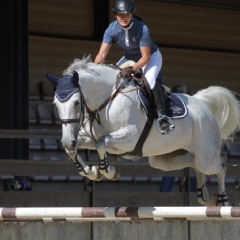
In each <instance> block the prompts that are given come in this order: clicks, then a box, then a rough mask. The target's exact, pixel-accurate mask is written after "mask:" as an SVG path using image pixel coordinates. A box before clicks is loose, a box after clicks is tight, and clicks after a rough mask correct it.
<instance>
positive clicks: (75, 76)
mask: <svg viewBox="0 0 240 240" xmlns="http://www.w3.org/2000/svg"><path fill="white" fill-rule="evenodd" d="M78 80H79V75H78V73H77V72H76V71H74V73H73V76H72V79H71V81H72V83H73V84H74V86H75V87H79V83H78Z"/></svg>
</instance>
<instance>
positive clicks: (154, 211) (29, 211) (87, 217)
mask: <svg viewBox="0 0 240 240" xmlns="http://www.w3.org/2000/svg"><path fill="white" fill-rule="evenodd" d="M143 220H155V221H163V220H189V221H199V220H204V221H206V220H240V207H47V208H46V207H33V208H22V207H20V208H0V222H55V221H64V222H66V221H67V222H85V221H94V222H95V221H143Z"/></svg>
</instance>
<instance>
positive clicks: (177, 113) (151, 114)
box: [138, 90, 187, 119]
mask: <svg viewBox="0 0 240 240" xmlns="http://www.w3.org/2000/svg"><path fill="white" fill-rule="evenodd" d="M138 97H139V100H140V101H141V103H142V105H143V108H144V110H145V112H146V114H147V116H148V118H158V116H157V114H156V112H155V110H154V106H153V105H152V103H151V102H150V101H149V99H148V96H147V93H146V91H144V90H138ZM165 107H166V115H167V116H168V117H171V118H174V119H177V118H184V117H185V116H186V115H187V107H186V105H185V103H184V102H183V100H182V99H181V98H179V97H178V96H177V95H175V94H174V93H167V99H165Z"/></svg>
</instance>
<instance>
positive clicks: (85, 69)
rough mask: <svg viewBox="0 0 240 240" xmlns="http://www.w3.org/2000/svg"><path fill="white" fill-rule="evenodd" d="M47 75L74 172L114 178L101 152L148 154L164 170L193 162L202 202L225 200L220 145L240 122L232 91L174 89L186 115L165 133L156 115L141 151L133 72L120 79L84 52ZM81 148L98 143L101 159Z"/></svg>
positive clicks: (140, 111) (141, 120)
mask: <svg viewBox="0 0 240 240" xmlns="http://www.w3.org/2000/svg"><path fill="white" fill-rule="evenodd" d="M45 76H46V77H47V78H48V80H49V81H50V82H51V83H52V84H53V85H54V86H55V88H56V91H55V96H54V104H55V105H56V107H57V109H58V113H59V117H60V119H61V122H62V140H61V141H62V144H63V146H64V149H65V151H66V153H67V154H68V156H69V157H70V158H71V160H72V161H73V163H74V164H75V165H76V167H77V169H78V171H79V174H80V175H82V176H85V177H87V178H89V179H90V180H94V181H101V180H102V179H103V178H107V179H111V180H118V179H119V177H120V173H119V172H118V170H117V169H116V167H115V166H112V165H111V164H110V162H109V160H108V158H107V155H114V156H118V157H121V158H124V159H127V160H137V159H140V158H142V157H147V158H148V162H149V164H150V166H151V167H153V168H157V169H161V170H163V171H170V170H180V169H183V168H187V167H191V168H193V169H195V171H196V177H197V188H198V195H197V198H198V202H199V203H200V204H202V205H206V206H213V205H224V206H228V205H230V203H229V201H228V198H227V194H226V189H225V175H226V166H225V159H224V158H223V157H222V156H221V146H222V145H223V144H224V143H225V142H226V141H229V140H231V139H232V137H233V136H234V134H235V133H236V132H237V131H239V129H240V108H239V101H238V100H237V98H236V96H235V93H234V92H232V91H230V90H229V89H227V88H225V87H221V86H210V87H208V88H206V89H202V90H200V91H198V92H197V93H196V94H194V95H193V96H189V95H186V94H175V95H176V96H177V97H178V98H179V99H180V100H181V101H182V102H183V103H184V104H185V105H186V109H187V114H186V116H184V117H183V118H179V119H174V120H173V121H174V123H175V130H174V131H173V132H171V133H170V134H168V135H162V134H161V133H160V132H159V130H158V126H157V120H156V119H154V120H153V124H152V126H151V128H150V130H149V133H148V136H147V137H146V139H145V141H144V143H143V145H142V148H141V151H140V152H141V154H136V152H134V151H133V150H134V149H135V147H136V144H137V142H138V140H139V138H140V136H141V133H142V131H143V130H144V126H145V124H146V122H147V121H148V117H147V115H146V111H145V110H144V107H143V106H142V104H141V102H140V101H139V98H138V94H137V90H136V89H137V88H138V85H136V83H135V81H134V79H122V78H121V76H120V75H119V69H117V68H115V67H113V66H109V65H108V64H95V63H93V62H92V61H91V57H90V56H88V57H83V58H82V59H74V60H73V62H72V63H71V64H70V65H69V67H67V68H66V69H65V70H64V71H63V77H62V78H58V77H56V76H53V75H51V74H49V73H45ZM79 149H90V150H96V151H97V153H98V157H99V165H98V166H94V165H93V166H90V165H88V164H86V162H85V161H84V160H83V159H82V157H81V156H80V155H79V154H78V150H79ZM206 175H217V179H218V194H217V196H215V195H211V196H210V195H209V193H208V190H207V187H206V185H205V176H206Z"/></svg>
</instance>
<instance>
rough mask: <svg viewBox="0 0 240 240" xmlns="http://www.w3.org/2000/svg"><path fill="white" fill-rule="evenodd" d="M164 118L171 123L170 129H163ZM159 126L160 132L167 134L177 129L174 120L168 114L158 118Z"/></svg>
mask: <svg viewBox="0 0 240 240" xmlns="http://www.w3.org/2000/svg"><path fill="white" fill-rule="evenodd" d="M162 120H165V121H167V122H168V123H169V127H168V129H165V130H163V129H162V127H161V122H162ZM157 127H158V130H159V132H160V133H161V134H162V135H167V134H169V133H170V132H172V131H173V130H174V129H175V125H174V122H173V121H172V119H171V118H169V117H168V116H166V115H162V116H161V117H159V118H158V120H157Z"/></svg>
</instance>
